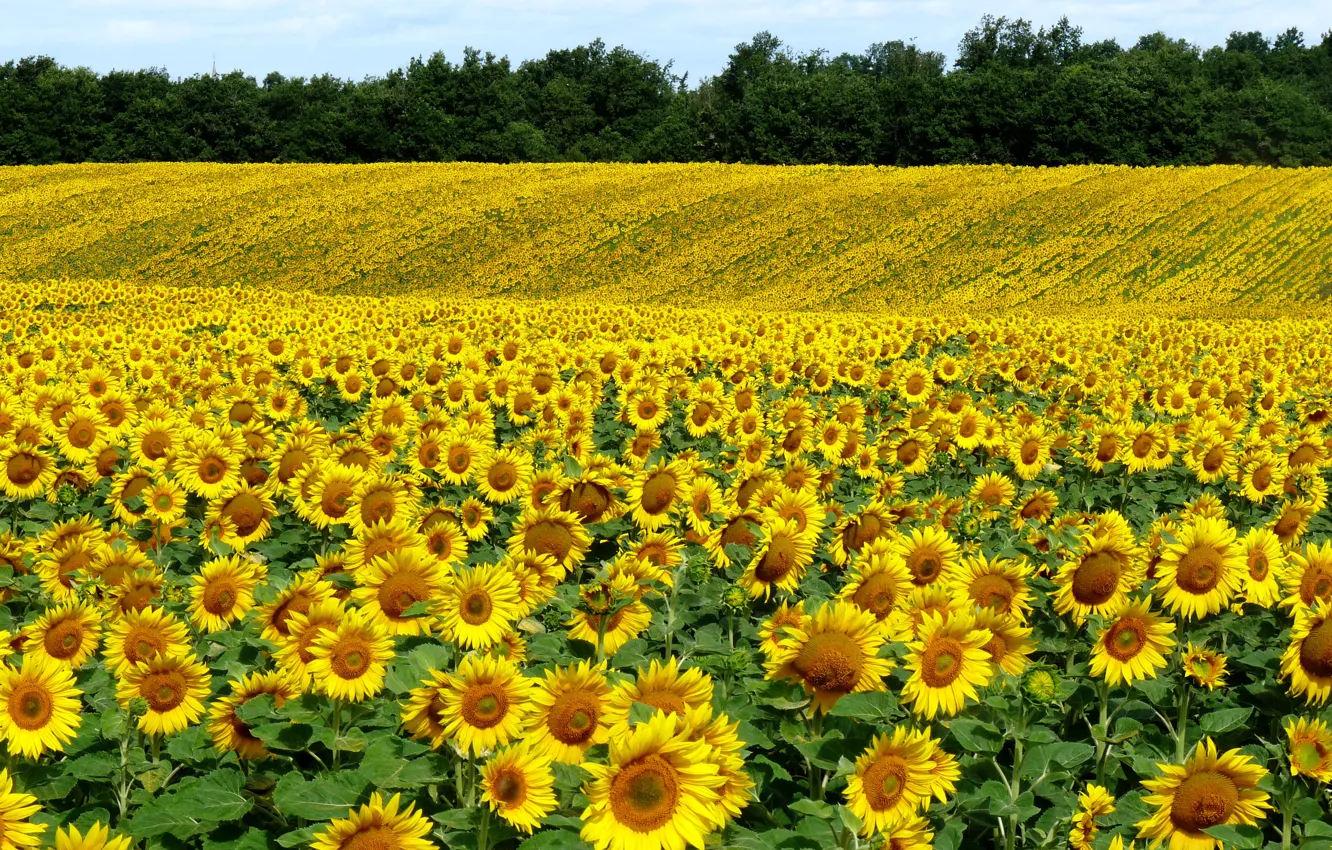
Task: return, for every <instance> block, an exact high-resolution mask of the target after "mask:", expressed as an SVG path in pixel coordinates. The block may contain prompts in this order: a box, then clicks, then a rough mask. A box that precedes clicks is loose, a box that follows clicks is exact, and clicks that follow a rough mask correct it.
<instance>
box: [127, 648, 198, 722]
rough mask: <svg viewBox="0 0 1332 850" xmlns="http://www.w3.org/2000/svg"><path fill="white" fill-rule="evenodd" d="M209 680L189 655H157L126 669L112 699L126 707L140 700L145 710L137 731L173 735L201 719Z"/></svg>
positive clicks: (196, 661) (194, 659)
mask: <svg viewBox="0 0 1332 850" xmlns="http://www.w3.org/2000/svg"><path fill="white" fill-rule="evenodd" d="M211 684H212V677H211V676H210V675H209V673H208V668H207V667H205V666H203V665H202V664H200V663H199V661H198V660H197V659H196V658H194V657H193V656H192V655H190V654H188V653H186V654H182V655H170V656H168V655H158V656H155V657H153V658H150V659H148V660H147V661H140V662H139V663H138V664H135V665H134V666H133V667H130V668H128V669H127V670H126V671H125V673H124V675H123V676H122V677H121V679H120V683H119V684H118V685H117V687H116V700H117V701H118V702H119V703H120V704H121V706H122V707H127V706H129V704H130V701H131V700H134V699H136V698H140V697H142V698H143V700H144V701H145V702H147V703H148V710H147V712H146V713H144V715H143V716H142V717H140V718H139V729H141V730H143V731H144V732H146V733H147V734H149V735H174V734H175V733H177V732H179V731H181V730H182V729H185V728H186V727H188V726H189V725H190V724H191V723H193V722H194V721H196V720H198V719H199V718H200V717H202V716H203V713H204V705H203V701H204V700H205V699H207V698H208V693H209V690H210V688H211Z"/></svg>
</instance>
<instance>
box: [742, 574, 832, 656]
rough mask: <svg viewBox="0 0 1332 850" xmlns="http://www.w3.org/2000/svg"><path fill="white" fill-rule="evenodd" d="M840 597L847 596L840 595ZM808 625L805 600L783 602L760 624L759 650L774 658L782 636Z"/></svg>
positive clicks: (779, 647)
mask: <svg viewBox="0 0 1332 850" xmlns="http://www.w3.org/2000/svg"><path fill="white" fill-rule="evenodd" d="M843 592H845V590H843ZM838 598H839V599H841V598H845V597H843V596H840V595H839V597H838ZM808 626H809V615H808V614H806V613H805V604H804V602H803V601H801V600H796V601H795V602H783V603H781V604H780V605H778V606H777V610H776V611H774V612H773V613H772V616H770V617H768V619H766V620H764V621H763V623H762V624H760V626H759V651H760V652H762V653H763V655H764V656H765V657H767V658H772V656H773V655H774V654H775V653H776V652H778V651H779V650H780V649H781V645H782V638H784V637H786V633H787V631H788V630H790V629H804V628H806V627H808Z"/></svg>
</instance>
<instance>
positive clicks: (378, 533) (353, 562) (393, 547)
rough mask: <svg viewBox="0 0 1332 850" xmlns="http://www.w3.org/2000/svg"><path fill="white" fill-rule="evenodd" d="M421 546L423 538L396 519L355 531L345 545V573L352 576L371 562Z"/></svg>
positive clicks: (405, 522)
mask: <svg viewBox="0 0 1332 850" xmlns="http://www.w3.org/2000/svg"><path fill="white" fill-rule="evenodd" d="M424 545H425V538H424V537H423V536H422V535H421V534H419V533H418V532H416V531H415V530H413V529H412V528H411V526H409V525H408V524H407V521H406V520H405V519H404V518H402V517H401V516H399V517H395V518H394V519H390V520H380V521H379V522H376V523H374V524H373V525H369V526H362V527H361V528H358V529H357V530H356V534H355V536H354V537H353V538H352V539H351V540H349V541H347V544H346V547H345V548H344V549H343V555H344V556H345V558H346V561H347V572H350V573H352V574H353V575H355V574H357V573H359V572H360V571H361V570H362V568H364V567H365V566H366V564H369V563H370V562H372V561H375V560H378V559H380V558H384V557H387V556H388V555H390V554H392V553H395V552H401V551H403V550H405V549H413V548H415V549H421V548H422V547H423V546H424Z"/></svg>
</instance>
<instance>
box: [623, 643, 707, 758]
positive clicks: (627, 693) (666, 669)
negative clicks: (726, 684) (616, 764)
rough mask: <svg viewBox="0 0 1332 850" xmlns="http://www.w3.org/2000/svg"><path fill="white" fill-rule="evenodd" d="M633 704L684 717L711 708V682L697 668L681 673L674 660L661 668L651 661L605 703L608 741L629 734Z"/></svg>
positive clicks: (677, 661)
mask: <svg viewBox="0 0 1332 850" xmlns="http://www.w3.org/2000/svg"><path fill="white" fill-rule="evenodd" d="M634 703H639V704H641V705H645V706H648V707H649V708H654V709H657V710H658V711H665V712H667V713H668V714H678V715H680V716H681V717H688V716H690V715H691V714H692V713H694V712H697V711H698V710H700V709H702V708H703V707H704V706H708V705H711V704H712V678H711V677H710V676H708V674H707V673H705V672H703V671H702V670H701V669H699V668H698V667H691V668H689V669H688V670H681V669H680V662H679V660H678V659H676V658H675V657H674V656H672V657H671V658H669V659H667V661H666V663H665V664H663V663H661V662H660V661H659V660H657V659H655V658H654V659H653V660H652V662H651V663H650V664H649V665H648V668H647V669H646V670H644V669H643V668H642V667H639V668H638V670H637V676H636V677H635V678H634V679H632V680H629V679H626V680H624V681H622V682H620V683H619V684H618V685H616V686H615V689H614V691H612V692H611V695H610V697H609V698H608V699H607V700H606V705H605V714H604V717H603V720H602V722H603V723H604V724H605V725H606V726H607V727H608V728H609V729H610V734H611V737H612V738H614V737H618V736H621V735H623V734H625V733H627V732H628V731H629V729H630V722H629V711H630V709H631V708H632V707H633V705H634Z"/></svg>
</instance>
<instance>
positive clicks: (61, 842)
mask: <svg viewBox="0 0 1332 850" xmlns="http://www.w3.org/2000/svg"><path fill="white" fill-rule="evenodd" d="M6 826H8V824H6ZM130 841H131V839H130V837H129V836H128V835H114V836H113V835H112V834H111V830H110V829H108V828H107V826H106V825H105V824H103V823H102V822H101V821H93V822H92V824H91V825H90V826H89V827H88V829H87V831H86V832H79V828H78V827H76V826H74V825H73V824H70V825H69V826H66V827H63V828H60V829H57V830H56V834H55V850H130Z"/></svg>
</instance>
